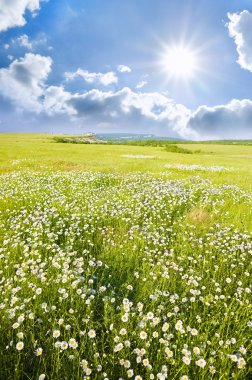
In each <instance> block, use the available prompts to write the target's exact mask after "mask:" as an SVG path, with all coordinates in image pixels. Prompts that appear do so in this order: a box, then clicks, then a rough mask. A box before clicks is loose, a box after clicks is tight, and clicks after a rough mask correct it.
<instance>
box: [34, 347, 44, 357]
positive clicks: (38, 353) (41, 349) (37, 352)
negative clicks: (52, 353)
mask: <svg viewBox="0 0 252 380" xmlns="http://www.w3.org/2000/svg"><path fill="white" fill-rule="evenodd" d="M42 353H43V348H41V347H39V348H37V349H36V350H35V355H36V356H41V355H42Z"/></svg>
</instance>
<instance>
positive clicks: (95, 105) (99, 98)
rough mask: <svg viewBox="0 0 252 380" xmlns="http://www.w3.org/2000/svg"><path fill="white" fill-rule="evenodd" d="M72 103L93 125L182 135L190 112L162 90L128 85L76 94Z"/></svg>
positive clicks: (77, 111) (82, 116)
mask: <svg viewBox="0 0 252 380" xmlns="http://www.w3.org/2000/svg"><path fill="white" fill-rule="evenodd" d="M69 103H70V104H71V106H72V107H73V108H74V109H75V111H76V115H78V117H80V118H83V119H84V120H86V121H87V122H88V123H89V125H93V126H94V125H97V124H103V125H106V126H108V125H110V126H117V128H127V129H128V130H134V131H137V132H147V131H148V132H151V131H152V132H153V131H156V133H159V134H162V135H169V136H177V137H178V136H179V135H180V134H181V133H183V132H182V131H183V130H184V128H185V123H186V120H187V118H188V116H189V114H190V111H189V110H188V109H187V108H186V107H184V106H183V105H180V104H176V103H175V102H174V101H172V100H171V99H168V98H166V97H165V96H163V95H161V94H159V93H138V92H134V91H132V90H131V89H130V88H128V87H125V88H123V89H121V90H119V91H116V92H112V91H108V92H103V91H99V90H97V89H94V90H91V91H88V92H86V93H84V94H75V95H73V96H72V98H71V99H70V101H69Z"/></svg>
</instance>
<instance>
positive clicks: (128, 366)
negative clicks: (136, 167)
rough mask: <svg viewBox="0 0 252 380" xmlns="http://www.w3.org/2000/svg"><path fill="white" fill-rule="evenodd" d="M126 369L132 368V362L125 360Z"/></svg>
mask: <svg viewBox="0 0 252 380" xmlns="http://www.w3.org/2000/svg"><path fill="white" fill-rule="evenodd" d="M123 365H124V368H130V361H129V360H124V363H123Z"/></svg>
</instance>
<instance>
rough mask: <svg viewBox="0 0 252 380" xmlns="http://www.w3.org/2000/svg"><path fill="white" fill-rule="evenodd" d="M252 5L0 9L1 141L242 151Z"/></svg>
mask: <svg viewBox="0 0 252 380" xmlns="http://www.w3.org/2000/svg"><path fill="white" fill-rule="evenodd" d="M251 88H252V0H218V1H217V0H216V1H213V0H197V1H196V0H179V1H178V0H155V1H146V0H127V1H118V0H106V1H104V0H11V1H10V0H0V132H47V133H70V134H71V133H73V134H74V133H85V132H96V133H124V132H125V133H126V132H127V133H143V134H155V135H157V136H167V137H175V138H185V139H194V140H207V139H238V138H239V139H252V91H251Z"/></svg>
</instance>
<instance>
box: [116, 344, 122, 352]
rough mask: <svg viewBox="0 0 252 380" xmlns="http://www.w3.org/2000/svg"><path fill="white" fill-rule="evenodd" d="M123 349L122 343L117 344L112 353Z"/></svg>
mask: <svg viewBox="0 0 252 380" xmlns="http://www.w3.org/2000/svg"><path fill="white" fill-rule="evenodd" d="M122 349H123V344H122V343H118V344H117V345H116V346H115V348H114V352H119V351H121V350H122Z"/></svg>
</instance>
